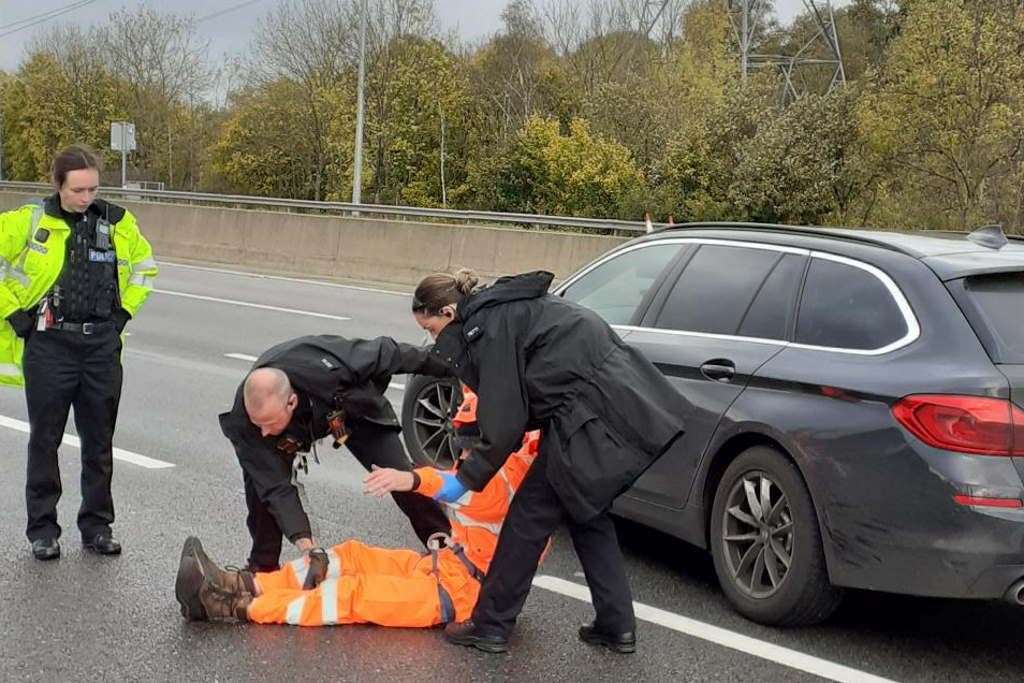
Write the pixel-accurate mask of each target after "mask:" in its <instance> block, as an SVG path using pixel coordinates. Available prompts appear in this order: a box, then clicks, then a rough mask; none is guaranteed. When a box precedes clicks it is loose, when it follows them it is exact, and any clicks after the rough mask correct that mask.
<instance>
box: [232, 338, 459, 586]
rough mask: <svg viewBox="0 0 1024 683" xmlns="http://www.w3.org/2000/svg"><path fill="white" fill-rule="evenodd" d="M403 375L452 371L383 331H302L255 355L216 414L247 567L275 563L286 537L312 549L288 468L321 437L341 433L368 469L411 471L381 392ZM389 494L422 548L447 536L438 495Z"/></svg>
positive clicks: (313, 542)
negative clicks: (361, 334) (241, 507)
mask: <svg viewBox="0 0 1024 683" xmlns="http://www.w3.org/2000/svg"><path fill="white" fill-rule="evenodd" d="M406 373H416V374H426V375H434V376H445V375H448V374H450V373H449V371H448V370H447V368H446V367H445V365H444V364H443V363H440V362H439V361H436V360H434V359H433V358H432V357H431V356H430V354H429V352H428V350H426V349H422V348H417V347H414V346H410V345H408V344H401V343H398V342H396V341H395V340H393V339H391V338H389V337H379V338H377V339H346V338H344V337H339V336H333V335H318V336H307V337H299V338H297V339H293V340H291V341H286V342H283V343H281V344H278V345H277V346H274V347H273V348H271V349H269V350H267V351H266V352H264V353H263V355H261V356H260V357H259V358H258V359H257V360H256V362H255V363H254V364H253V369H252V370H251V371H250V372H249V374H248V375H247V376H246V379H245V381H244V382H243V383H242V384H241V385H240V386H239V387H238V391H237V392H236V394H235V403H234V406H233V407H232V409H231V412H228V413H223V414H222V415H221V416H220V424H221V430H222V431H223V432H224V435H225V436H227V437H228V439H230V440H231V443H232V444H233V445H234V447H235V454H236V455H237V456H238V462H239V463H240V464H241V466H242V474H243V479H244V482H245V502H246V505H247V507H248V509H249V516H248V519H247V520H246V523H247V525H248V527H249V533H250V535H251V536H252V551H251V552H250V554H249V567H250V568H251V569H252V570H253V571H272V570H274V569H277V568H278V562H279V560H280V555H281V545H282V536H283V537H285V538H287V539H288V540H289V541H291V542H292V543H294V544H295V545H296V547H298V548H299V550H301V551H303V552H306V551H308V550H310V549H312V548H313V547H315V546H316V540H315V539H314V538H313V533H312V530H311V527H310V523H309V517H308V515H307V511H306V510H305V508H304V507H303V502H302V499H301V496H300V489H299V488H297V487H296V485H295V480H294V479H293V472H295V473H297V471H298V466H299V465H300V464H302V463H304V454H305V453H308V452H309V451H310V449H311V448H312V447H313V444H314V443H315V442H316V441H318V440H319V439H322V438H324V437H325V436H328V435H332V434H333V435H334V437H335V439H338V438H339V437H341V436H342V434H343V432H342V431H341V430H342V429H343V430H344V433H345V434H347V435H348V439H347V442H345V445H346V446H347V447H348V449H349V450H350V451H351V452H352V454H353V455H354V456H356V458H357V459H358V460H359V462H360V463H361V464H362V465H363V467H365V468H366V469H367V470H370V469H371V467H372V466H373V465H376V466H378V467H393V468H395V469H400V470H409V469H411V465H410V463H409V459H408V458H407V457H406V455H405V450H404V449H403V447H402V443H401V441H400V440H399V438H398V433H399V431H401V426H400V424H399V422H398V419H397V418H396V417H395V412H394V410H393V409H392V407H391V404H390V403H389V402H388V400H387V399H386V398H384V391H385V390H386V389H387V387H388V384H390V382H391V376H392V375H396V374H406ZM339 411H340V412H339ZM332 423H333V424H332ZM392 496H393V497H394V499H395V502H396V503H397V504H398V507H399V508H401V509H402V512H404V513H405V514H406V516H407V517H408V518H409V521H410V522H412V526H413V528H414V529H415V531H416V535H417V536H419V538H420V540H421V541H423V543H424V545H425V544H426V542H427V539H428V538H429V537H430V535H431V534H433V533H436V532H443V533H449V532H450V530H451V527H450V525H449V523H448V519H447V517H446V516H445V514H444V513H443V512H442V511H441V508H440V507H439V506H438V504H437V503H436V502H435V501H433V500H431V499H429V498H425V497H423V496H420V495H417V494H415V493H393V494H392Z"/></svg>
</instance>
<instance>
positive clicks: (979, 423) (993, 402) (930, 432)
mask: <svg viewBox="0 0 1024 683" xmlns="http://www.w3.org/2000/svg"><path fill="white" fill-rule="evenodd" d="M892 414H893V416H894V417H895V418H896V420H897V421H898V422H899V423H900V424H901V425H903V426H904V427H906V428H907V429H908V430H910V432H911V433H912V434H913V435H914V436H916V437H917V438H918V439H920V440H921V441H924V442H925V443H926V444H928V445H929V446H934V447H935V448H941V449H943V450H947V451H957V452H959V453H973V454H976V455H1003V456H1011V455H1024V411H1022V410H1021V409H1020V408H1018V407H1017V406H1016V405H1014V404H1013V403H1011V402H1010V401H1007V400H1003V399H998V398H988V397H984V396H945V395H924V394H923V395H917V396H907V397H906V398H903V399H901V400H900V401H899V402H897V403H896V405H894V406H893V408H892Z"/></svg>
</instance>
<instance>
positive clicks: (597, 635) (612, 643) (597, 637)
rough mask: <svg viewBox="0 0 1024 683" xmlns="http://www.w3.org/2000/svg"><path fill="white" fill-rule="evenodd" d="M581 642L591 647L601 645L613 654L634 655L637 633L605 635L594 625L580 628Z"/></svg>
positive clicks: (627, 632)
mask: <svg viewBox="0 0 1024 683" xmlns="http://www.w3.org/2000/svg"><path fill="white" fill-rule="evenodd" d="M580 640H582V641H583V642H584V643H587V644H589V645H601V646H603V647H606V648H608V649H609V650H611V651H612V652H618V653H619V654H624V655H628V654H632V653H634V652H636V632H635V631H626V632H624V633H605V632H604V631H599V630H598V629H597V628H596V627H595V626H594V624H592V623H591V624H587V625H586V626H580Z"/></svg>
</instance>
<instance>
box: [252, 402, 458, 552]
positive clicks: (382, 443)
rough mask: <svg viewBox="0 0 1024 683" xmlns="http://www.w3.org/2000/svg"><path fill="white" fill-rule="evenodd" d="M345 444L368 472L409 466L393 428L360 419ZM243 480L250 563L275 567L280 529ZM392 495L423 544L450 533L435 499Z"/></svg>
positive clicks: (416, 495) (254, 491)
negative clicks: (249, 543) (438, 535)
mask: <svg viewBox="0 0 1024 683" xmlns="http://www.w3.org/2000/svg"><path fill="white" fill-rule="evenodd" d="M345 445H346V446H347V447H348V449H349V450H350V451H352V455H354V456H356V459H357V460H358V461H359V463H360V464H361V465H362V466H363V467H365V468H366V470H367V471H369V470H370V467H371V466H372V465H376V466H377V467H391V468H394V469H396V470H406V471H408V470H411V469H412V464H411V463H410V462H409V458H408V457H407V456H406V455H405V449H404V448H403V447H402V441H401V439H399V437H398V433H397V432H395V431H394V430H393V429H386V428H384V427H379V426H377V425H374V424H371V423H365V422H363V423H360V424H358V425H356V427H355V428H354V429H353V431H352V435H351V436H350V437H349V440H348V442H347V443H346V444H345ZM244 481H245V503H246V505H247V507H248V508H249V516H248V518H247V519H246V524H247V525H248V527H249V534H250V535H251V536H252V551H251V552H250V553H249V566H250V567H251V568H253V569H255V570H260V571H263V570H270V569H274V568H276V567H277V566H278V562H279V560H280V557H281V545H282V534H281V529H280V528H279V527H278V526H277V521H276V520H275V519H274V516H273V515H272V514H270V510H269V508H267V506H266V505H264V504H263V501H261V500H260V498H259V496H258V495H257V494H256V490H255V488H254V487H253V485H252V482H251V481H250V480H249V475H247V474H246V475H245V476H244ZM391 497H392V498H394V500H395V503H397V504H398V507H399V508H400V509H401V510H402V512H404V513H405V516H406V517H408V518H409V522H410V523H411V524H412V528H413V529H414V530H415V532H416V536H418V537H419V539H420V541H422V542H423V544H424V545H426V543H427V539H428V538H430V535H431V534H434V533H438V532H442V533H446V534H449V533H451V524H450V523H449V522H448V518H447V517H446V516H445V514H444V512H443V511H442V510H441V506H440V505H438V504H437V502H436V501H433V500H431V499H430V498H427V497H426V496H421V495H420V494H418V493H412V492H400V493H392V494H391ZM309 513H310V511H309V510H306V514H309ZM316 540H317V542H319V543H322V542H324V541H325V539H319V538H318V539H316Z"/></svg>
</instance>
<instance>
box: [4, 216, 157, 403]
mask: <svg viewBox="0 0 1024 683" xmlns="http://www.w3.org/2000/svg"><path fill="white" fill-rule="evenodd" d="M96 203H97V204H102V205H103V207H104V212H105V213H106V215H108V216H110V218H111V220H110V224H111V229H110V232H111V238H112V242H113V245H114V251H115V252H116V254H117V283H118V287H119V289H120V292H121V307H122V308H124V310H126V311H127V312H128V314H129V315H131V316H132V317H133V318H134V317H135V314H136V312H138V310H139V308H141V307H142V304H143V302H145V300H146V297H148V296H149V293H150V291H152V289H153V279H154V278H155V277H156V274H157V266H156V261H154V260H153V250H152V248H151V247H150V246H149V242H147V241H146V238H145V237H143V236H142V233H140V232H139V226H138V224H137V223H136V222H135V216H133V215H132V213H131V212H130V211H128V210H127V209H123V208H122V207H119V206H115V205H114V204H108V203H106V202H104V201H103V200H101V199H98V200H96ZM118 215H120V218H118V219H117V220H116V221H115V220H113V219H114V218H116V217H117V216H118ZM40 228H42V229H43V230H45V231H46V233H48V234H47V236H46V239H45V241H43V242H40V241H38V240H37V237H39V236H41V234H43V233H41V232H40ZM70 234H71V228H70V227H68V224H67V223H66V222H65V221H64V219H63V218H61V217H57V216H51V215H50V214H48V213H47V212H46V211H45V210H44V208H43V206H41V205H36V204H26V205H24V206H21V207H19V208H17V209H14V210H13V211H6V212H4V213H0V384H9V385H14V386H20V385H22V384H24V377H23V376H22V372H21V357H22V353H23V351H24V342H23V340H22V339H21V338H20V337H18V336H17V335H16V334H15V333H14V328H13V327H11V325H10V324H9V323H8V322H7V321H6V319H7V317H8V316H10V315H11V314H12V313H14V312H15V311H17V310H19V309H20V310H25V311H28V312H34V309H35V307H36V306H38V305H39V302H40V300H41V299H42V298H43V297H44V296H46V294H47V293H49V291H50V289H51V288H52V287H53V285H54V284H55V283H56V282H57V278H58V277H60V273H61V269H63V267H64V258H65V255H66V253H67V249H66V246H65V245H66V242H67V239H68V236H69V235H70Z"/></svg>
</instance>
